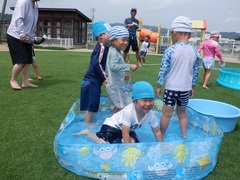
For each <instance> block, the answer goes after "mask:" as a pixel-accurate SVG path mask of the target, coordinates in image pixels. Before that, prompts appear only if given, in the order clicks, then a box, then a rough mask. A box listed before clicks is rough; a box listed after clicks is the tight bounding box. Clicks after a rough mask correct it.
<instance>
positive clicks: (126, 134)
mask: <svg viewBox="0 0 240 180" xmlns="http://www.w3.org/2000/svg"><path fill="white" fill-rule="evenodd" d="M129 132H130V127H128V126H126V125H124V124H123V125H122V137H123V142H124V143H131V137H130V135H129Z"/></svg>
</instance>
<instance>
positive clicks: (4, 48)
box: [0, 43, 240, 63]
mask: <svg viewBox="0 0 240 180" xmlns="http://www.w3.org/2000/svg"><path fill="white" fill-rule="evenodd" d="M0 51H8V47H7V44H6V43H2V44H0ZM36 51H51V50H47V49H36ZM67 51H71V52H92V50H91V49H70V50H67ZM151 55H156V54H151ZM223 58H224V60H225V61H226V62H233V63H240V61H238V59H237V57H227V56H224V57H223Z"/></svg>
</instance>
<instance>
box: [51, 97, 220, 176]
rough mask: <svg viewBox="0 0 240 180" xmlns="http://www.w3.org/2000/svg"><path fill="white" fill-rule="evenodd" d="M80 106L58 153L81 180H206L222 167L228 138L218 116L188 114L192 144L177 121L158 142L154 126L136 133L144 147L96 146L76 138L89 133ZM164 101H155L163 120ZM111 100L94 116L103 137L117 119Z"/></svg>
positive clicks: (64, 129)
mask: <svg viewBox="0 0 240 180" xmlns="http://www.w3.org/2000/svg"><path fill="white" fill-rule="evenodd" d="M79 103H80V100H77V101H76V102H75V103H74V104H73V106H72V107H71V109H70V110H69V113H68V114H67V116H66V118H65V119H64V121H63V122H62V124H61V126H60V128H59V130H58V132H57V134H56V136H55V140H54V153H55V156H56V158H57V160H58V162H59V163H60V165H61V166H62V167H64V168H66V169H68V170H69V171H72V172H73V173H76V174H78V175H80V176H85V177H90V178H97V179H114V180H115V179H129V180H137V179H138V180H139V179H194V180H196V179H202V178H204V177H205V176H207V175H208V174H209V173H210V172H211V171H212V170H213V169H214V167H215V166H216V163H217V160H218V152H219V148H220V145H221V142H222V137H223V132H222V130H221V129H220V128H219V126H218V124H217V123H216V122H215V119H214V118H213V117H212V116H206V115H203V114H200V113H198V112H197V111H195V110H193V109H191V108H188V109H187V116H188V119H189V127H188V132H187V135H188V136H189V138H188V139H183V138H182V137H181V136H180V127H179V123H178V119H177V116H176V115H175V114H174V116H173V118H171V121H170V124H169V127H168V129H167V131H166V133H165V135H164V139H165V142H163V143H160V142H156V140H155V137H154V135H153V134H152V131H151V129H150V127H149V125H145V126H143V127H142V128H141V129H138V130H137V131H136V133H137V135H138V137H139V140H140V143H134V144H121V143H116V144H96V143H94V142H92V141H91V140H90V139H89V138H88V137H87V136H85V135H83V136H74V135H73V134H74V133H76V132H79V131H81V130H83V129H85V128H86V127H85V126H84V124H83V122H84V112H80V111H79ZM161 108H162V101H161V100H160V99H155V106H154V112H155V114H156V116H157V117H158V119H160V118H159V117H160V116H161ZM111 109H112V107H110V105H109V103H108V100H107V98H106V97H101V103H100V108H99V112H98V113H96V114H95V115H94V119H95V120H94V123H96V125H97V127H96V128H94V129H91V131H94V132H97V131H99V129H100V127H101V125H102V123H103V121H104V119H105V118H106V117H109V116H111Z"/></svg>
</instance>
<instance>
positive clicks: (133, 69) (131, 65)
mask: <svg viewBox="0 0 240 180" xmlns="http://www.w3.org/2000/svg"><path fill="white" fill-rule="evenodd" d="M137 68H138V66H137V65H136V64H130V69H131V70H132V71H133V72H134V71H136V70H137Z"/></svg>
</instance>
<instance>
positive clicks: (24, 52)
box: [7, 34, 33, 65]
mask: <svg viewBox="0 0 240 180" xmlns="http://www.w3.org/2000/svg"><path fill="white" fill-rule="evenodd" d="M7 43H8V48H9V52H10V55H11V59H12V64H13V65H14V64H32V62H33V58H32V45H31V44H28V43H22V42H21V41H20V40H19V39H16V38H14V37H12V36H10V35H8V34H7Z"/></svg>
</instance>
